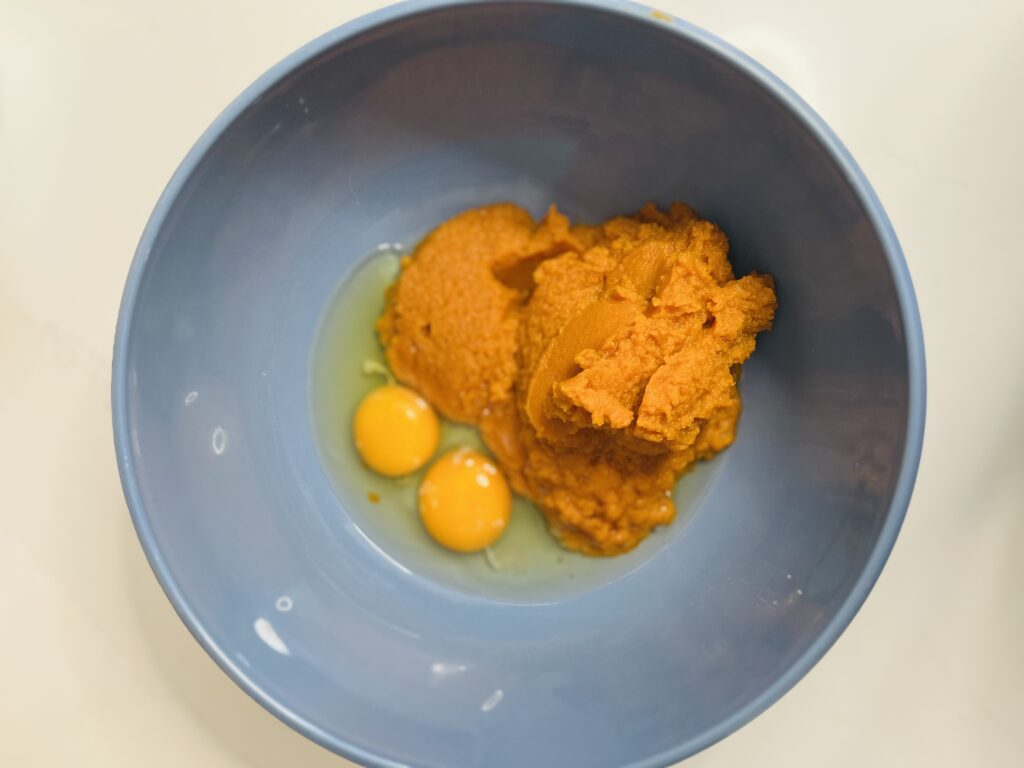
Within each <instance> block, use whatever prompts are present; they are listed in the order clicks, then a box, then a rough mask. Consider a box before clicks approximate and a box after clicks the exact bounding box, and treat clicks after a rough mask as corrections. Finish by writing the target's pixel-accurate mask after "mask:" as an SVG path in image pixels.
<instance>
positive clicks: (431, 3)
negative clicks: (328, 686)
mask: <svg viewBox="0 0 1024 768" xmlns="http://www.w3.org/2000/svg"><path fill="white" fill-rule="evenodd" d="M529 1H530V2H538V0H529ZM479 2H480V0H409V1H408V2H404V3H400V4H398V5H393V6H389V7H387V8H383V9H381V10H378V11H375V12H373V13H370V14H367V15H365V16H361V17H359V18H357V19H355V20H353V21H350V22H348V23H346V24H343V25H341V26H339V27H337V28H335V29H333V30H331V31H329V32H327V33H325V34H323V35H321V36H320V37H318V38H316V39H314V40H312V41H311V42H309V43H307V44H306V45H304V46H302V47H301V48H299V49H298V50H296V51H294V52H293V53H291V54H290V55H288V56H287V57H285V58H284V59H283V60H282V61H280V62H278V63H277V64H276V65H275V66H273V67H271V68H270V69H269V70H268V71H267V72H265V73H264V74H263V75H262V76H260V77H259V78H258V79H257V80H256V81H255V82H254V83H253V84H252V85H250V86H249V87H248V88H246V89H245V91H243V92H242V94H241V95H240V96H238V97H237V98H236V99H235V100H234V101H233V102H231V104H230V105H229V106H228V107H227V108H226V109H225V110H224V111H223V112H222V113H221V114H220V115H218V116H217V118H216V119H215V120H214V121H213V123H212V124H211V125H210V127H209V128H207V129H206V131H205V132H204V133H203V134H202V136H200V138H199V140H198V141H197V142H196V143H195V145H194V146H193V147H192V149H191V150H190V151H189V153H188V154H187V155H186V156H185V159H184V160H183V161H182V162H181V165H180V166H179V167H178V169H177V170H176V171H175V173H174V175H173V176H172V177H171V180H170V181H169V182H168V184H167V187H166V188H165V189H164V191H163V194H162V195H161V196H160V199H159V201H158V202H157V204H156V207H155V208H154V210H153V213H152V214H151V216H150V218H149V221H148V222H147V224H146V228H145V231H144V232H143V234H142V238H141V239H140V241H139V245H138V248H137V249H136V251H135V256H134V258H133V261H132V265H131V269H130V270H129V273H128V278H127V281H126V284H125V289H124V295H123V297H122V300H121V308H120V314H119V316H118V320H117V331H116V336H115V342H114V357H113V369H112V382H111V409H112V412H113V423H114V443H115V448H116V453H117V463H118V470H119V472H120V475H121V484H122V486H123V488H124V493H125V498H126V499H127V502H128V507H129V510H130V512H131V516H132V521H133V523H134V525H135V529H136V532H137V534H138V537H139V541H140V542H141V543H142V548H143V550H144V551H145V553H146V557H147V558H148V560H149V563H150V566H151V567H152V569H153V572H154V573H155V574H156V577H157V580H158V581H159V582H160V585H161V586H162V587H163V590H164V592H165V593H166V594H167V597H168V599H170V601H171V604H172V605H173V606H174V609H175V611H177V613H178V615H179V616H180V617H181V619H182V621H183V622H184V623H185V625H186V626H187V627H188V629H189V631H190V632H191V633H192V634H193V636H195V638H196V640H198V641H199V643H200V645H202V647H203V648H204V649H205V650H206V652H207V653H208V654H210V656H211V657H212V658H213V659H214V661H216V662H217V664H218V666H220V667H221V669H223V670H224V672H225V673H227V674H228V676H229V677H231V678H232V679H233V680H234V681H235V683H237V684H238V685H239V686H240V687H241V688H242V690H244V691H245V692H246V693H248V694H249V695H250V696H251V697H252V698H253V699H255V700H256V701H257V702H258V703H259V704H260V705H262V706H263V707H264V708H265V709H267V710H268V711H269V712H271V713H272V714H273V715H275V716H276V717H278V718H279V719H280V720H282V721H283V722H285V723H287V724H288V725H289V726H291V727H292V728H294V729H295V730H297V731H298V732H300V733H302V734H303V735H305V736H306V737H308V738H310V739H312V740H313V741H315V742H317V743H318V744H320V745H321V746H324V747H326V748H327V749H330V750H331V751H333V752H336V753H338V754H340V755H343V756H345V757H347V758H350V759H352V760H356V761H359V762H361V763H364V764H367V765H375V766H385V767H387V768H401V767H400V766H399V764H397V763H395V762H393V761H390V760H386V759H382V758H380V757H379V756H377V755H374V754H371V753H369V752H366V751H365V750H362V749H359V748H357V747H355V746H354V745H352V744H348V743H346V742H345V741H343V740H342V739H339V738H337V737H335V736H333V735H332V734H330V733H327V732H326V731H324V730H323V729H321V728H318V727H317V726H316V725H314V724H313V723H311V722H309V721H307V720H305V719H304V718H303V717H301V716H300V715H298V714H297V713H295V712H293V711H292V710H290V709H289V708H288V707H286V706H285V705H283V704H282V703H281V702H278V701H277V700H275V699H274V697H273V696H271V695H270V694H269V693H267V691H265V690H263V689H262V688H260V686H259V685H257V684H256V683H255V682H254V681H253V680H252V679H251V678H250V677H249V676H248V675H247V674H246V672H245V671H244V670H243V669H241V668H240V667H239V666H238V664H237V663H236V662H235V660H234V659H232V658H230V657H229V656H228V655H227V654H226V653H225V652H224V651H223V649H221V648H219V647H218V646H217V645H216V644H215V643H214V641H213V639H212V637H211V636H210V634H209V633H208V632H207V630H206V628H205V627H204V626H203V625H202V624H201V623H200V622H199V620H198V619H197V618H196V616H195V614H193V612H192V610H191V608H190V607H189V605H188V603H187V602H186V601H185V599H184V596H183V595H182V593H181V590H180V588H179V587H178V585H177V583H176V582H175V580H174V577H173V575H172V574H171V572H170V570H169V569H168V567H167V563H166V562H165V561H164V559H163V556H162V555H161V553H160V552H159V550H158V549H157V548H156V545H155V542H154V539H153V532H152V529H151V528H150V525H149V521H148V520H147V518H146V515H145V512H144V510H143V506H142V496H141V493H140V490H139V486H138V482H137V480H136V477H135V471H134V462H133V453H132V443H133V440H132V432H131V426H130V423H129V418H128V409H127V391H128V388H129V387H130V386H131V383H130V382H129V381H128V367H127V366H128V358H127V350H128V345H129V333H130V327H131V323H132V317H133V315H134V309H135V302H136V299H137V297H138V292H139V286H140V284H141V282H142V276H143V273H144V271H145V268H146V263H147V261H148V257H149V254H150V251H151V249H152V246H153V243H154V241H155V240H156V237H157V235H158V233H159V232H160V230H161V229H162V227H163V225H164V222H165V220H166V218H167V215H168V213H169V211H170V209H171V207H172V205H173V204H174V201H175V200H176V198H177V197H178V194H179V193H180V192H181V190H182V187H183V186H184V184H185V183H186V182H187V180H188V179H189V178H190V176H191V175H192V173H193V172H194V171H195V169H196V168H197V166H198V165H199V163H200V162H201V161H202V159H203V157H204V156H205V155H206V153H207V152H208V151H209V150H210V148H211V147H212V146H213V144H214V143H215V142H216V141H217V139H218V138H219V137H220V136H221V134H222V133H223V132H224V131H225V129H226V128H227V127H228V126H229V125H231V123H233V122H234V121H235V120H236V119H237V118H238V117H239V116H240V115H241V114H242V112H243V111H244V110H245V109H247V108H248V107H249V106H250V105H252V104H253V103H254V102H256V101H257V100H258V99H259V97H260V96H261V95H262V94H264V93H266V92H267V91H268V90H270V88H271V87H272V86H273V85H274V84H276V83H277V82H278V81H279V80H281V79H282V78H284V77H285V76H287V75H288V74H290V73H292V72H293V71H295V70H296V69H298V68H299V66H300V65H302V64H304V63H305V62H308V61H310V60H312V59H314V58H316V57H317V56H319V55H320V54H321V53H323V52H324V51H326V50H328V49H329V48H331V47H333V46H335V45H337V44H339V43H341V42H343V41H345V40H348V39H351V38H354V37H356V36H358V35H360V34H363V33H365V32H367V31H369V30H371V29H373V28H374V27H377V26H379V25H383V24H386V23H389V22H392V21H396V20H398V19H401V18H405V17H409V16H412V15H416V14H419V13H424V12H431V11H437V10H442V9H445V8H453V7H459V6H464V5H476V4H479ZM538 4H545V5H564V6H567V7H576V8H582V9H585V10H592V11H598V12H602V13H606V14H609V15H614V16H618V17H621V18H623V19H628V20H630V21H634V22H637V23H640V24H646V25H649V26H651V27H655V28H657V29H659V30H661V31H670V32H671V33H673V34H676V35H678V36H679V37H681V38H684V39H685V40H687V41H688V42H690V43H692V44H694V45H695V46H697V47H700V48H703V49H704V50H705V51H707V52H708V53H710V54H712V55H713V56H716V57H718V58H719V59H721V60H722V61H724V62H725V63H726V64H728V65H730V66H732V67H734V68H735V69H737V70H739V72H741V73H742V74H743V75H745V76H746V77H747V78H749V79H750V80H751V81H752V82H754V83H755V84H757V85H758V86H760V87H761V88H762V89H763V90H764V92H765V93H767V94H769V95H770V96H772V97H774V98H775V100H776V101H778V102H779V104H780V105H781V106H782V107H783V108H784V109H786V110H787V111H788V112H789V113H790V114H792V115H793V116H794V117H795V118H796V119H797V120H799V121H800V123H801V124H802V125H803V126H804V128H806V129H807V130H808V131H809V132H810V133H811V135H813V136H814V137H815V139H817V141H818V142H819V144H820V145H821V146H822V147H823V148H824V149H825V150H826V152H827V153H828V155H829V157H830V158H831V159H832V161H833V162H835V163H836V165H837V166H838V167H839V169H840V170H841V171H842V173H843V175H844V176H845V178H846V180H847V182H848V183H849V184H850V187H851V188H852V189H853V191H854V193H855V194H856V195H857V197H858V198H859V200H860V202H861V204H862V205H863V207H864V211H865V213H866V215H867V217H868V219H869V220H870V222H871V224H872V226H873V228H874V230H875V232H876V234H877V235H878V238H879V241H880V242H881V246H882V249H883V251H884V252H885V257H886V261H887V263H888V265H889V270H890V273H891V275H892V279H893V282H894V284H895V288H896V293H897V298H898V301H899V305H900V318H901V321H902V324H903V331H904V336H905V343H906V348H907V370H908V418H907V427H906V433H905V439H906V443H905V445H904V450H903V457H902V461H901V464H900V472H899V477H898V479H897V482H896V486H895V489H894V492H893V498H892V502H891V504H890V507H889V512H888V515H887V516H886V519H885V523H884V525H883V526H882V528H881V530H880V532H879V537H878V541H877V542H876V543H875V546H874V549H873V550H872V552H871V555H870V557H869V558H868V561H867V563H866V565H865V567H864V571H863V572H862V573H861V575H860V577H859V578H858V579H857V582H856V584H854V586H853V588H852V589H851V591H850V594H849V595H848V596H847V598H846V600H845V602H844V603H843V605H842V606H841V607H840V609H839V611H838V612H837V613H836V615H835V616H834V617H833V618H832V620H831V621H830V622H829V624H828V625H827V626H826V627H825V628H824V630H823V631H822V632H821V634H820V635H819V636H818V638H817V639H816V640H815V641H814V642H813V643H811V645H810V646H809V647H808V648H807V649H806V650H805V651H804V652H803V654H801V655H800V657H798V658H797V659H796V660H795V661H794V662H792V664H791V665H790V667H789V669H788V670H787V671H786V672H785V674H783V675H782V676H780V677H779V678H778V679H777V680H776V681H775V682H774V683H773V684H772V685H770V686H769V687H768V688H767V689H765V690H764V691H763V692H762V693H761V694H760V695H759V696H758V697H757V698H755V699H754V700H752V701H751V702H749V703H748V704H747V705H746V706H744V707H742V708H741V709H739V710H738V711H736V712H734V713H733V714H732V715H731V716H730V717H728V718H726V719H724V720H722V721H720V722H718V723H717V724H715V725H714V726H713V727H711V728H709V729H707V730H706V731H705V732H703V733H701V734H699V735H697V736H695V737H694V738H692V739H690V740H688V741H685V742H683V743H681V744H678V745H676V746H675V747H674V748H672V749H669V750H666V751H664V752H662V753H660V754H658V755H654V756H651V757H648V758H646V759H643V760H640V761H638V762H635V763H633V764H631V765H630V766H628V768H655V766H661V765H666V764H672V763H675V762H678V761H680V760H683V759H685V758H686V757H689V756H691V755H693V754H695V753H697V752H700V751H701V750H703V749H705V748H707V747H709V746H711V745H712V744H714V743H715V742H717V741H719V740H721V739H723V738H724V737H726V736H728V735H729V734H730V733H732V732H733V731H735V730H737V729H738V728H740V727H741V726H743V725H745V724H746V723H747V722H749V721H750V720H752V719H753V718H755V717H756V716H757V715H759V714H760V713H761V712H763V711H764V710H765V709H767V708H768V707H769V706H771V705H772V704H773V703H774V702H775V701H777V700H778V699H779V698H780V697H781V696H782V695H783V694H785V693H786V692H787V691H788V690H789V689H790V688H792V687H793V686H794V685H795V684H796V683H797V682H798V681H799V680H800V679H801V678H802V677H803V676H804V675H805V674H806V673H807V672H808V671H810V669H811V668H812V667H813V666H814V665H815V664H816V663H817V662H818V661H819V660H820V659H821V657H822V656H823V655H824V654H825V652H826V651H827V650H828V649H829V648H830V647H831V646H832V644H833V643H834V642H835V641H836V639H838V637H839V635H840V634H842V632H843V630H845V629H846V627H847V626H848V625H849V623H850V621H851V620H852V619H853V617H854V616H855V615H856V613H857V611H858V610H859V609H860V607H861V605H862V604H863V603H864V600H865V599H866V598H867V595H868V593H869V592H870V591H871V588H872V587H873V586H874V584H875V581H876V580H877V579H878V576H879V574H880V573H881V570H882V567H883V566H884V565H885V562H886V560H887V559H888V557H889V553H890V552H891V551H892V547H893V545H894V544H895V542H896V536H897V534H898V533H899V530H900V527H901V525H902V523H903V518H904V516H905V515H906V511H907V507H908V505H909V503H910V496H911V493H912V491H913V487H914V480H915V478H916V475H917V467H918V463H919V461H920V458H921V445H922V440H923V437H924V419H925V399H926V394H925V393H926V384H925V359H924V340H923V336H922V330H921V319H920V315H919V313H918V308H917V300H916V298H915V296H914V288H913V284H912V283H911V279H910V273H909V271H908V269H907V265H906V261H905V260H904V257H903V252H902V249H901V248H900V245H899V242H898V240H897V238H896V233H895V232H894V230H893V228H892V224H891V223H890V222H889V219H888V217H887V216H886V214H885V211H884V210H883V209H882V205H881V203H880V202H879V200H878V198H877V196H876V195H875V192H874V190H873V189H872V188H871V185H870V183H869V182H868V180H867V178H866V177H865V175H864V173H863V172H862V171H861V170H860V168H859V167H858V166H857V164H856V162H855V161H854V159H853V157H852V156H851V155H850V153H849V152H848V151H847V149H846V148H845V147H844V146H843V144H842V143H841V142H840V141H839V139H838V137H837V136H836V135H835V134H834V133H833V132H832V130H831V129H830V128H829V127H828V126H827V125H826V124H825V122H824V121H823V120H822V119H821V117H819V116H818V114H817V113H816V112H814V110H813V109H811V107H810V106H808V105H807V103H805V102H804V101H803V99H801V98H800V97H799V96H798V95H797V94H796V93H795V92H794V91H793V90H792V89H790V88H789V86H787V85H786V84H785V83H783V82H782V81H781V80H779V79H778V78H777V77H776V76H775V75H773V74H772V73H771V72H769V71H768V70H767V69H765V68H764V67H763V66H761V65H760V64H758V63H757V62H755V61H754V60H753V59H751V58H750V57H749V56H747V55H746V54H744V53H742V52H741V51H739V50H737V49H736V48H734V47H732V46H731V45H729V44H728V43H726V42H724V41H723V40H720V39H719V38H717V37H715V36H714V35H712V34H711V33H709V32H706V31H705V30H703V29H701V28H699V27H696V26H694V25H693V24H690V23H688V22H685V21H682V20H679V19H674V18H672V17H669V16H668V15H667V14H664V13H663V12H661V11H656V10H655V9H653V8H650V7H648V6H643V5H639V4H636V3H631V2H625V1H624V0H539V2H538Z"/></svg>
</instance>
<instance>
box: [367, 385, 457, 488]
mask: <svg viewBox="0 0 1024 768" xmlns="http://www.w3.org/2000/svg"><path fill="white" fill-rule="evenodd" d="M352 433H353V437H354V438H355V444H356V450H357V451H359V456H360V457H361V458H362V460H363V461H364V462H365V464H366V466H368V467H369V468H370V469H372V470H373V471H374V472H377V473H379V474H381V475H387V476H388V477H398V476H400V475H407V474H409V473H410V472H415V471H416V470H417V469H419V468H420V467H422V466H423V465H424V464H426V463H427V461H428V460H429V459H430V457H431V456H433V455H434V451H435V450H437V441H438V439H439V438H440V433H441V427H440V425H439V424H438V421H437V414H436V413H434V409H433V408H431V407H430V405H429V404H428V403H427V401H426V400H424V399H423V398H422V397H420V396H419V395H417V394H416V393H415V392H413V391H412V390H411V389H407V388H406V387H400V386H397V385H393V384H390V385H388V386H385V387H380V388H378V389H375V390H373V391H372V392H371V393H370V394H368V395H367V396H366V397H364V398H363V400H362V402H360V403H359V407H358V408H357V409H356V417H355V420H354V422H353V424H352Z"/></svg>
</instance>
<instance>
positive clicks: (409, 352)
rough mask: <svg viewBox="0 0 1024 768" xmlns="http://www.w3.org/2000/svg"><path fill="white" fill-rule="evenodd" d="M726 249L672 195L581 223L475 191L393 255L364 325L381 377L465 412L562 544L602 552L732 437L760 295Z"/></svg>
mask: <svg viewBox="0 0 1024 768" xmlns="http://www.w3.org/2000/svg"><path fill="white" fill-rule="evenodd" d="M728 250H729V243H728V240H727V239H726V236H725V234H724V233H723V232H722V231H721V230H720V229H718V227H716V226H715V225H714V224H712V223H711V222H709V221H705V220H703V219H701V218H699V217H698V216H697V215H696V214H695V213H694V212H693V210H691V209H690V208H688V207H687V206H685V205H682V204H680V203H676V204H674V205H673V206H672V207H671V209H670V210H669V211H668V212H667V213H663V212H662V211H660V210H658V209H657V208H656V207H654V206H653V205H651V204H648V205H646V206H645V207H644V208H643V209H642V210H641V211H640V212H639V213H637V214H636V215H635V216H624V217H618V218H614V219H611V220H609V221H606V222H605V223H604V224H601V225H600V226H595V227H591V226H571V225H570V223H569V221H568V219H567V218H566V217H565V216H564V215H562V214H561V213H559V212H558V210H557V209H556V208H555V207H554V206H552V207H551V209H550V210H549V211H548V214H547V216H546V217H545V219H544V220H543V221H542V222H540V223H539V224H536V223H535V222H534V221H533V219H532V218H531V217H530V215H529V214H528V213H527V212H526V211H525V210H523V209H522V208H520V207H518V206H515V205H511V204H500V205H491V206H485V207H482V208H476V209H473V210H470V211H466V212H465V213H461V214H459V215H458V216H455V217H453V218H452V219H449V220H448V221H446V222H445V223H443V224H442V225H441V226H439V227H438V228H437V229H435V230H434V231H433V232H431V233H430V235H428V236H427V238H426V239H425V240H424V241H423V242H422V243H421V244H420V246H419V247H418V248H417V249H416V251H415V252H414V253H413V255H412V256H411V257H409V258H408V259H406V260H405V262H404V263H403V267H402V272H401V275H400V276H399V278H398V280H397V281H396V283H395V284H394V285H393V286H392V288H391V289H390V291H389V293H388V299H387V306H386V309H385V311H384V314H383V316H382V317H381V318H380V320H379V321H378V324H377V329H378V333H379V335H380V338H381V342H382V343H383V345H384V348H385V351H386V354H387V359H388V363H389V364H390V366H391V369H392V370H393V371H394V373H395V375H396V376H397V377H398V379H399V380H400V381H401V382H402V383H404V384H406V385H408V386H410V387H412V388H413V389H415V390H417V391H418V392H419V393H421V394H422V395H423V396H424V397H425V398H426V399H427V400H429V401H430V402H431V403H432V404H433V405H434V406H435V407H436V408H437V409H438V410H439V411H440V412H441V413H443V414H444V415H445V416H447V417H449V418H451V419H454V420H456V421H461V422H466V423H469V424H474V425H476V426H478V427H479V428H480V431H481V434H482V435H483V438H484V441H485V442H486V443H487V446H488V447H489V448H490V449H491V451H492V452H493V453H494V455H495V457H496V459H497V460H498V462H499V463H500V464H501V467H502V469H503V470H504V471H505V473H506V475H507V476H508V478H509V481H510V483H511V485H512V487H513V488H514V489H515V491H516V492H518V493H520V494H523V495H525V496H527V497H528V498H530V499H532V500H533V501H535V502H536V503H537V504H538V505H539V507H540V508H541V510H542V511H543V512H544V515H545V516H546V518H547V521H548V525H549V527H550V529H551V531H552V533H553V534H554V535H555V536H556V537H557V538H558V539H559V540H560V541H561V543H562V544H563V545H564V546H565V547H567V548H569V549H572V550H576V551H579V552H584V553H586V554H590V555H617V554H621V553H622V552H626V551H628V550H630V549H632V548H633V547H635V546H636V545H637V544H638V543H639V542H640V541H642V540H643V539H644V537H645V536H647V534H649V533H650V532H651V530H652V529H653V528H655V527H656V526H659V525H666V524H668V523H670V522H671V521H672V519H673V517H674V516H675V505H674V504H673V502H672V497H671V492H672V487H673V485H674V484H675V482H676V480H677V479H678V478H679V476H680V475H681V474H682V473H684V472H685V471H686V470H687V469H689V468H690V467H691V466H692V465H693V463H694V462H695V461H697V460H698V459H708V458H711V457H712V456H714V455H715V454H716V453H718V452H719V451H721V450H722V449H723V448H725V447H727V446H728V445H730V444H731V443H732V441H733V440H734V439H735V436H736V423H737V420H738V419H739V414H740V397H739V392H738V391H737V389H736V380H737V377H738V375H739V369H740V365H741V364H742V363H743V362H744V361H745V360H746V359H747V358H748V357H749V356H750V354H751V353H752V352H753V351H754V337H755V334H757V333H758V332H760V331H764V330H768V329H769V328H770V327H771V324H772V319H773V317H774V314H775V307H776V299H775V290H774V283H773V281H772V278H771V276H769V275H759V274H750V275H747V276H745V277H741V278H739V279H737V278H736V277H735V276H734V275H733V271H732V265H731V264H730V263H729V260H728Z"/></svg>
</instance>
